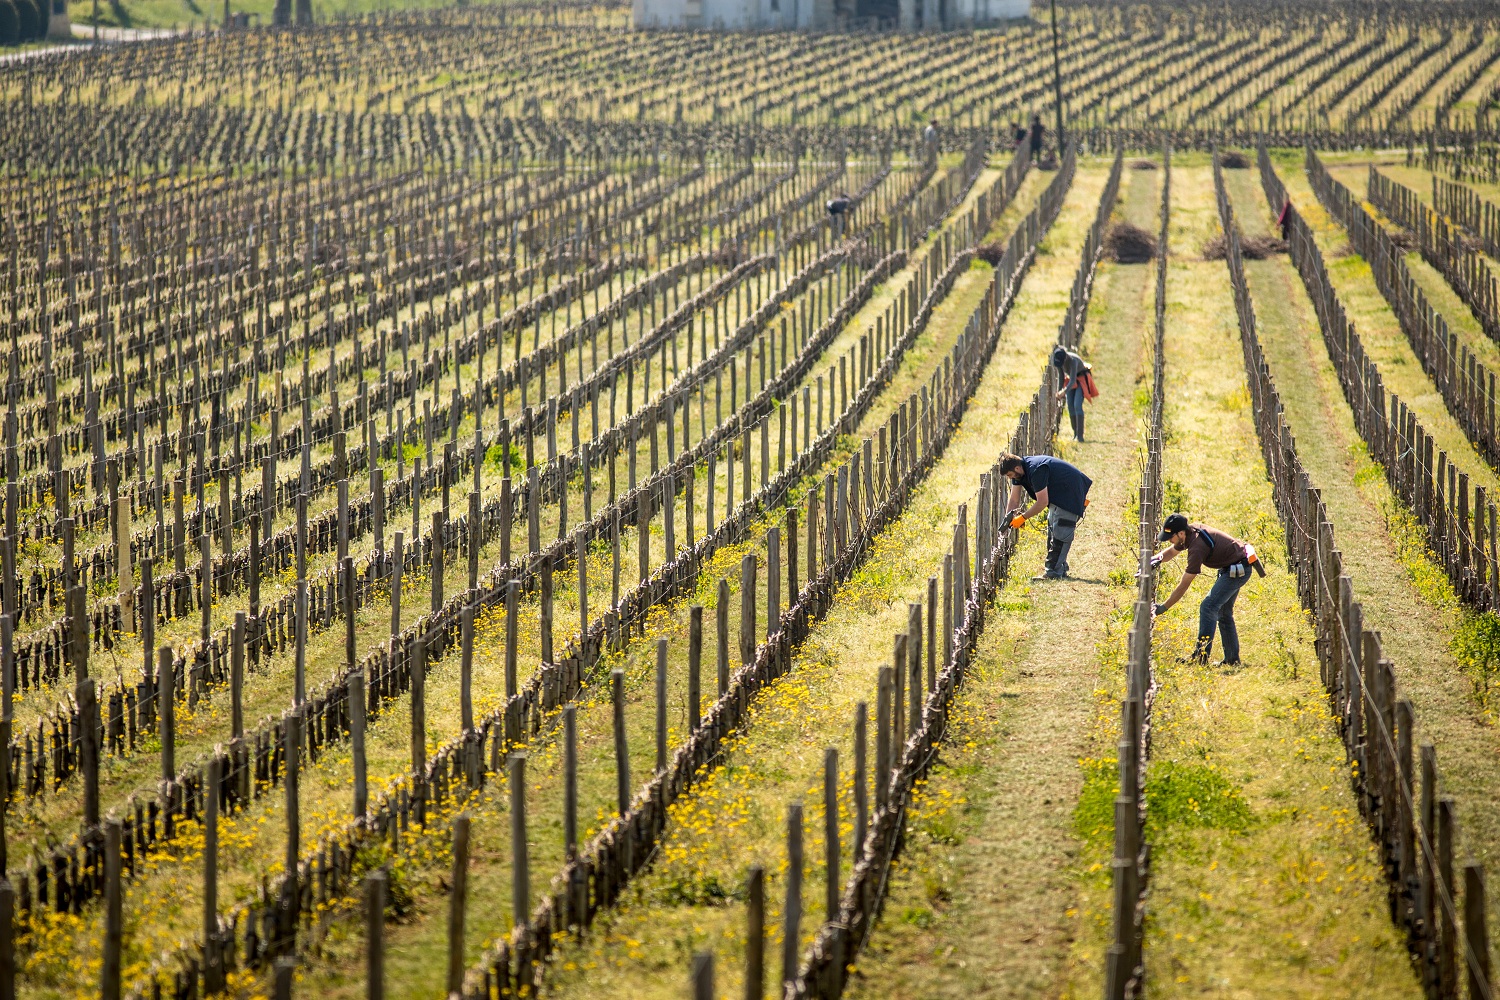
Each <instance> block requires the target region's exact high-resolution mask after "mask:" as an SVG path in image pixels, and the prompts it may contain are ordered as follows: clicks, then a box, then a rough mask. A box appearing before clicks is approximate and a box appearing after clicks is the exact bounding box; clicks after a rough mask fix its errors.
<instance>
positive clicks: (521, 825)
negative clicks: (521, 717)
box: [510, 753, 531, 926]
mask: <svg viewBox="0 0 1500 1000" xmlns="http://www.w3.org/2000/svg"><path fill="white" fill-rule="evenodd" d="M510 850H511V867H510V871H511V891H510V915H511V920H512V921H513V922H514V923H515V924H516V925H517V926H519V925H521V924H523V923H525V922H526V921H527V920H528V919H530V917H531V870H530V868H529V867H528V865H527V855H526V755H525V754H521V753H513V754H511V755H510Z"/></svg>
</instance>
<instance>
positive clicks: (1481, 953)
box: [1464, 861, 1490, 1000]
mask: <svg viewBox="0 0 1500 1000" xmlns="http://www.w3.org/2000/svg"><path fill="white" fill-rule="evenodd" d="M1486 919H1487V918H1486V913H1485V905H1484V866H1483V865H1481V864H1480V863H1479V862H1477V861H1469V862H1466V863H1465V864H1464V939H1465V942H1466V947H1467V950H1468V955H1467V956H1466V958H1465V961H1464V967H1465V968H1466V969H1467V970H1468V972H1469V997H1470V998H1471V1000H1477V998H1480V997H1488V996H1489V995H1490V937H1489V932H1488V931H1487V930H1486V929H1485V921H1486Z"/></svg>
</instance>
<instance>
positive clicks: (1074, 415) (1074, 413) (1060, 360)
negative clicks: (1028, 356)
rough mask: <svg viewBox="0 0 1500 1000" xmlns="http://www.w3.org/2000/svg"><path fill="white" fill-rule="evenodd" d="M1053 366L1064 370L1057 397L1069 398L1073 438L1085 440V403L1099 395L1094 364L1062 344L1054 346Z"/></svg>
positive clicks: (1069, 417)
mask: <svg viewBox="0 0 1500 1000" xmlns="http://www.w3.org/2000/svg"><path fill="white" fill-rule="evenodd" d="M1052 367H1054V368H1056V369H1057V370H1058V371H1060V372H1062V388H1061V389H1058V390H1057V398H1058V399H1062V398H1063V397H1064V396H1067V398H1068V420H1070V421H1071V422H1072V424H1073V440H1074V441H1082V440H1083V404H1084V401H1085V400H1089V399H1093V398H1094V397H1095V396H1097V395H1099V389H1098V387H1097V386H1095V385H1094V366H1093V365H1091V364H1089V363H1088V362H1087V361H1085V360H1083V358H1081V357H1079V356H1078V355H1076V354H1074V353H1073V352H1072V351H1070V350H1068V349H1067V348H1066V347H1064V346H1063V345H1061V344H1058V345H1057V346H1056V347H1054V348H1052Z"/></svg>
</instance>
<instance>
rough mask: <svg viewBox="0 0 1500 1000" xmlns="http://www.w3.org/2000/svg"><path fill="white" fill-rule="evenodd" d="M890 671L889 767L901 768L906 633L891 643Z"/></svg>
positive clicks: (904, 728) (904, 701)
mask: <svg viewBox="0 0 1500 1000" xmlns="http://www.w3.org/2000/svg"><path fill="white" fill-rule="evenodd" d="M891 645H892V650H891V670H892V679H893V680H894V681H895V688H894V689H893V690H892V691H891V767H892V768H893V769H894V768H897V767H900V766H901V747H902V745H903V744H904V743H905V742H906V737H905V735H904V734H905V733H906V633H905V632H897V633H896V634H895V635H894V636H893V637H892V641H891Z"/></svg>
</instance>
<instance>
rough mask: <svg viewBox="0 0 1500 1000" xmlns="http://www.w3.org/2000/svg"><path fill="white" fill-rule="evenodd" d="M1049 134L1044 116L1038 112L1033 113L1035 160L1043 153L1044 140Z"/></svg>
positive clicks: (1033, 150) (1032, 151)
mask: <svg viewBox="0 0 1500 1000" xmlns="http://www.w3.org/2000/svg"><path fill="white" fill-rule="evenodd" d="M1046 136H1047V129H1046V128H1045V127H1043V125H1042V116H1041V115H1039V114H1037V113H1036V112H1032V114H1031V158H1032V159H1033V160H1035V159H1036V158H1037V157H1039V156H1041V155H1042V140H1043V139H1044V138H1046Z"/></svg>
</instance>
